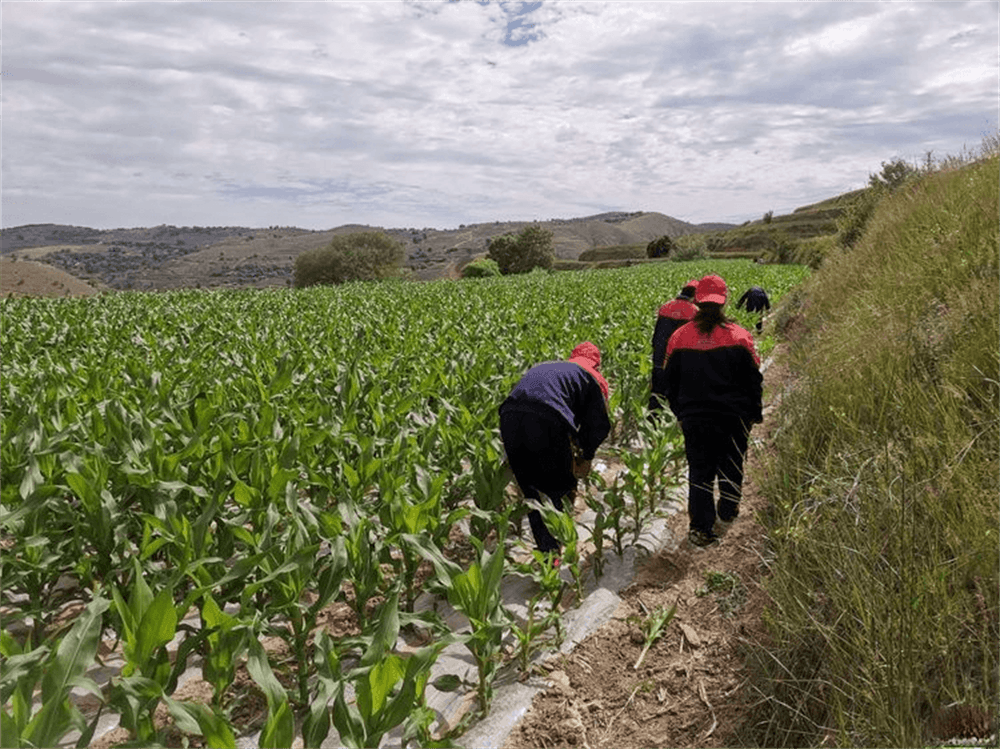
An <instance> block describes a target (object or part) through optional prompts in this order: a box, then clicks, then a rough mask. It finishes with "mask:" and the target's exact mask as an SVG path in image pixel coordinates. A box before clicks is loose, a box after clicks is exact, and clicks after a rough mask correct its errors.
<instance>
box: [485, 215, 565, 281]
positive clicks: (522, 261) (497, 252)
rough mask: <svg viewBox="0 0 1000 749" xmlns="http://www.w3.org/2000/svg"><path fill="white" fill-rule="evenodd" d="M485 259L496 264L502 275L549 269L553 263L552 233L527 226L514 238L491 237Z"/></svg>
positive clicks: (505, 235)
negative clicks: (535, 269)
mask: <svg viewBox="0 0 1000 749" xmlns="http://www.w3.org/2000/svg"><path fill="white" fill-rule="evenodd" d="M487 249H488V250H489V252H487V255H486V257H488V258H489V259H490V260H493V261H495V262H496V264H497V267H498V268H500V272H501V273H502V274H503V275H505V276H506V275H510V274H512V273H527V272H528V271H530V270H532V269H534V268H545V269H549V268H551V267H552V263H553V262H554V261H555V250H554V249H553V247H552V232H551V231H549V230H548V229H543V228H541V227H540V226H528V227H525V228H524V229H522V230H521V231H520V232H519V233H518V234H517V235H516V236H515V235H513V234H504V235H502V236H499V237H493V238H491V239H490V240H489V244H488V245H487Z"/></svg>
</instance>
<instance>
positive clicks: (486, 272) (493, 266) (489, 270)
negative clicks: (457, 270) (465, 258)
mask: <svg viewBox="0 0 1000 749" xmlns="http://www.w3.org/2000/svg"><path fill="white" fill-rule="evenodd" d="M499 275H500V267H499V266H498V265H497V263H496V261H495V260H491V259H490V258H488V257H481V258H479V259H477V260H473V261H472V262H471V263H469V264H468V265H466V266H465V267H464V268H462V278H492V277H493V276H499Z"/></svg>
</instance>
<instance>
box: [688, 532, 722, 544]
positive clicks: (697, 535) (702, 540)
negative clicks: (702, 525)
mask: <svg viewBox="0 0 1000 749" xmlns="http://www.w3.org/2000/svg"><path fill="white" fill-rule="evenodd" d="M688 543H690V544H691V545H692V546H698V547H700V548H705V547H706V546H713V545H715V544H718V543H719V537H718V536H717V535H716V534H715V531H700V530H698V529H697V528H692V529H691V530H689V531H688Z"/></svg>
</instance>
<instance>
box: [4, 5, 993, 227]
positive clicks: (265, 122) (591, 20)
mask: <svg viewBox="0 0 1000 749" xmlns="http://www.w3.org/2000/svg"><path fill="white" fill-rule="evenodd" d="M998 9H1000V3H998V2H996V0H974V1H973V2H883V3H876V2H850V3H848V2H824V1H819V2H774V3H771V2H754V3H751V2H746V3H743V2H664V1H663V0H659V1H652V2H624V1H621V2H619V1H615V2H596V1H580V0H576V1H572V0H546V1H545V2H531V3H522V2H477V1H474V0H460V1H459V2H437V1H435V2H396V1H393V0H382V1H380V2H273V3H272V2H200V3H160V2H113V3H110V2H97V3H89V2H72V3H46V2H16V1H11V0H3V4H2V9H0V13H2V22H0V23H2V26H0V33H2V77H0V86H2V89H0V92H2V95H0V105H2V132H0V137H2V140H0V148H2V154H0V155H2V184H0V190H2V211H3V213H2V225H3V227H5V228H6V227H14V226H20V225H22V224H29V223H60V224H75V225H78V226H90V227H94V228H116V227H139V226H155V225H159V224H174V225H178V226H230V225H233V226H251V227H261V226H271V225H281V226H298V227H303V228H310V229H328V228H333V227H336V226H340V225H342V224H346V223H361V224H370V225H372V226H382V227H385V228H406V227H417V228H422V227H432V228H439V229H448V228H456V227H458V226H459V225H460V224H463V223H479V222H486V221H494V220H536V219H537V220H547V219H550V218H575V217H581V216H588V215H592V214H595V213H600V212H604V211H612V210H623V211H640V210H641V211H658V212H661V213H665V214H667V215H670V216H673V217H675V218H679V219H682V220H685V221H690V222H693V223H701V222H708V221H727V222H742V221H744V220H747V219H756V218H760V216H761V215H763V214H764V212H766V211H768V210H773V211H774V212H775V213H778V214H780V213H786V212H788V211H791V210H793V209H794V208H796V207H798V206H801V205H805V204H807V203H810V202H814V201H817V200H821V199H824V198H828V197H832V196H834V195H837V194H839V193H842V192H846V191H847V190H852V189H855V188H858V187H862V186H863V185H864V184H865V183H866V181H867V178H868V175H869V174H870V173H871V172H877V171H879V170H880V168H881V163H882V162H883V161H889V160H892V159H894V158H903V159H906V160H907V161H912V162H918V161H921V160H922V159H923V157H924V155H925V154H926V153H927V152H928V151H931V152H933V154H935V155H937V156H945V155H949V154H951V155H954V154H958V153H960V152H962V150H963V149H964V148H968V149H975V148H978V146H979V145H980V144H981V142H982V139H983V136H984V135H986V134H990V133H995V132H996V129H997V115H998V106H1000V101H998V97H1000V78H998V70H1000V65H998V52H997V49H998V28H1000V25H998Z"/></svg>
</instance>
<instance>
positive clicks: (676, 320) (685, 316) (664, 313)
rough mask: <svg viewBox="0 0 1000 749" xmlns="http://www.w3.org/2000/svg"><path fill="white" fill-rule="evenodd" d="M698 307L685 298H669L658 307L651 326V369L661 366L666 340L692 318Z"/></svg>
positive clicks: (665, 352)
mask: <svg viewBox="0 0 1000 749" xmlns="http://www.w3.org/2000/svg"><path fill="white" fill-rule="evenodd" d="M697 312H698V308H697V307H695V306H694V304H693V303H692V302H690V301H688V300H687V299H671V300H670V301H669V302H667V303H666V304H664V305H663V306H662V307H660V311H659V312H658V313H657V315H656V326H655V327H654V328H653V369H657V368H659V367H662V366H663V359H664V358H665V357H666V355H667V341H669V340H670V336H671V335H673V333H674V331H675V330H677V328H679V327H680V326H681V325H683V324H684V323H686V322H689V321H691V320H693V319H694V316H695V314H697Z"/></svg>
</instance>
